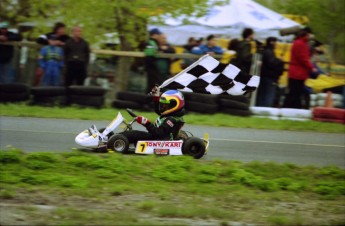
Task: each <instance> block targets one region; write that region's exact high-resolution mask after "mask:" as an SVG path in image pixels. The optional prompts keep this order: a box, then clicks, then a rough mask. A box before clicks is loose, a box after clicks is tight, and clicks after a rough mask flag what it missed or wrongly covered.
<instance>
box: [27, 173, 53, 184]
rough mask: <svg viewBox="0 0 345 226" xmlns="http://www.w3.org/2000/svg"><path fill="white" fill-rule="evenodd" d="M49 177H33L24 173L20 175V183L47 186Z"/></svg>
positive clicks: (33, 175)
mask: <svg viewBox="0 0 345 226" xmlns="http://www.w3.org/2000/svg"><path fill="white" fill-rule="evenodd" d="M50 181H51V177H50V176H49V175H47V176H46V175H35V174H32V173H26V174H22V175H21V182H23V183H26V184H31V185H42V184H49V183H50Z"/></svg>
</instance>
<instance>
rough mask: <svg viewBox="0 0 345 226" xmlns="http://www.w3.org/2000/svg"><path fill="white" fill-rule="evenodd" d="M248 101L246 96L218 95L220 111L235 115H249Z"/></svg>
mask: <svg viewBox="0 0 345 226" xmlns="http://www.w3.org/2000/svg"><path fill="white" fill-rule="evenodd" d="M249 102H250V99H249V98H248V97H246V96H232V95H220V96H219V108H220V112H222V113H226V114H230V115H236V116H250V115H251V111H250V110H249Z"/></svg>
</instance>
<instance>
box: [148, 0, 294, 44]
mask: <svg viewBox="0 0 345 226" xmlns="http://www.w3.org/2000/svg"><path fill="white" fill-rule="evenodd" d="M184 19H186V18H185V17H181V18H178V19H172V18H169V17H167V18H166V19H165V25H149V29H151V28H153V27H157V28H159V29H160V30H161V31H162V32H164V33H166V34H167V36H168V41H169V42H170V43H171V44H174V45H184V44H186V43H187V40H188V38H189V37H196V38H200V37H206V36H207V35H209V34H214V35H221V36H224V37H227V38H240V37H241V32H242V30H243V29H244V28H246V27H249V28H252V29H253V30H254V31H255V33H256V38H257V39H265V38H267V37H268V36H275V37H278V38H279V39H284V40H291V39H292V36H286V37H281V36H280V35H279V30H280V29H283V28H288V27H294V26H299V24H298V23H296V22H294V21H292V20H290V19H288V18H285V17H283V16H282V15H281V14H278V13H276V12H274V11H272V10H270V9H268V8H266V7H264V6H262V5H260V4H258V3H256V2H255V1H253V0H230V3H229V4H228V5H225V6H214V7H212V8H210V10H209V11H208V12H207V14H206V15H205V16H203V17H201V18H189V21H190V22H191V24H190V25H184V24H183V20H184Z"/></svg>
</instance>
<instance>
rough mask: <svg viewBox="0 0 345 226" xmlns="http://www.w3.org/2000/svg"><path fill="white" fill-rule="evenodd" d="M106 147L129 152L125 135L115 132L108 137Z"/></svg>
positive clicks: (125, 152)
mask: <svg viewBox="0 0 345 226" xmlns="http://www.w3.org/2000/svg"><path fill="white" fill-rule="evenodd" d="M107 148H108V149H111V150H114V151H116V152H121V153H124V154H128V153H129V150H128V148H129V141H128V139H127V137H125V136H124V135H122V134H115V135H113V136H111V137H110V139H109V140H108V143H107Z"/></svg>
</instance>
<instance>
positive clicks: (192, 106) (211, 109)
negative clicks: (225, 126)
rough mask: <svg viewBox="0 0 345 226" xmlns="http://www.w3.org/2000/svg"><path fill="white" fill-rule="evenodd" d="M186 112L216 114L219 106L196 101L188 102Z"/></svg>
mask: <svg viewBox="0 0 345 226" xmlns="http://www.w3.org/2000/svg"><path fill="white" fill-rule="evenodd" d="M186 110H187V111H193V112H199V113H206V114H214V113H217V111H218V104H209V103H207V104H206V103H200V102H194V101H186Z"/></svg>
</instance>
